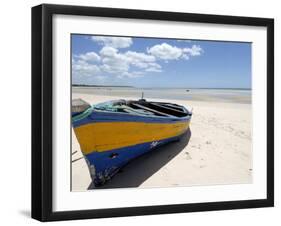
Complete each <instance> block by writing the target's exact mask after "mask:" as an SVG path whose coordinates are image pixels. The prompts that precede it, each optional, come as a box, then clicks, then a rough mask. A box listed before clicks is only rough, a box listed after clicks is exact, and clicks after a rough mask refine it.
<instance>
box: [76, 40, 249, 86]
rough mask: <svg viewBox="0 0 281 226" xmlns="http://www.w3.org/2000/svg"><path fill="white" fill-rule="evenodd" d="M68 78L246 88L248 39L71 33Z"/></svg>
mask: <svg viewBox="0 0 281 226" xmlns="http://www.w3.org/2000/svg"><path fill="white" fill-rule="evenodd" d="M71 38H72V83H73V84H88V85H128V86H135V87H174V88H251V43H238V42H218V41H199V40H198V41H197V40H177V39H158V38H135V37H134V38H130V37H117V36H96V35H72V37H71Z"/></svg>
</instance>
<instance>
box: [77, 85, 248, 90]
mask: <svg viewBox="0 0 281 226" xmlns="http://www.w3.org/2000/svg"><path fill="white" fill-rule="evenodd" d="M72 87H78V88H79V87H82V88H83V87H89V88H91V87H92V88H134V89H186V90H189V89H190V90H192V89H193V90H195V89H209V90H211V89H217V90H252V89H251V88H228V87H227V88H216V87H215V88H204V87H199V88H188V87H187V88H186V87H135V86H121V85H120V86H117V85H83V84H82V85H80V84H73V85H72Z"/></svg>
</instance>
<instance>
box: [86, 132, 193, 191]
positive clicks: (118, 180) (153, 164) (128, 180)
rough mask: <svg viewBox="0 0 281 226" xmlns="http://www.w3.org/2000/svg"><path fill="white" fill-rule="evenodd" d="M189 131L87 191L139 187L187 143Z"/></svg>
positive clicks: (135, 160) (130, 163)
mask: <svg viewBox="0 0 281 226" xmlns="http://www.w3.org/2000/svg"><path fill="white" fill-rule="evenodd" d="M190 137H191V131H190V129H188V130H187V131H186V132H185V133H184V134H183V135H182V137H181V138H180V140H179V141H175V142H172V143H169V144H166V145H163V146H160V147H159V148H157V149H155V150H153V151H152V152H149V153H146V154H144V155H142V156H140V157H138V158H136V159H134V160H132V161H130V162H129V163H128V164H127V165H126V166H124V167H123V168H122V169H120V171H119V172H118V173H117V174H116V175H115V176H114V177H112V178H111V179H110V180H109V181H108V182H107V183H106V184H104V185H103V186H101V187H94V185H93V184H92V183H91V184H90V185H89V187H88V190H91V189H105V188H129V187H139V186H140V185H141V184H142V183H143V182H144V181H146V180H147V179H148V178H150V177H151V176H152V175H153V174H154V173H156V172H157V171H158V170H159V169H161V168H162V167H163V166H164V165H166V164H167V163H168V162H169V161H171V160H172V159H173V158H174V157H176V156H177V155H178V154H179V153H180V152H181V151H182V150H183V149H184V148H185V147H186V146H187V145H188V143H189V140H190Z"/></svg>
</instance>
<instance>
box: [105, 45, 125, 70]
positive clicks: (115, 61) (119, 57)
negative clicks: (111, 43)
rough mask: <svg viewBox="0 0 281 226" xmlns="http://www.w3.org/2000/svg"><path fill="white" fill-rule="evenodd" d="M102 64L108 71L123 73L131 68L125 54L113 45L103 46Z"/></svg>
mask: <svg viewBox="0 0 281 226" xmlns="http://www.w3.org/2000/svg"><path fill="white" fill-rule="evenodd" d="M100 55H101V58H102V63H103V64H102V65H101V66H100V68H101V69H102V70H103V71H105V72H108V73H115V74H116V73H123V72H127V71H128V70H129V63H128V60H127V57H126V56H125V55H124V54H120V53H118V50H117V49H115V48H112V47H107V46H105V47H103V48H102V49H101V51H100Z"/></svg>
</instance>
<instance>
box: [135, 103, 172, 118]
mask: <svg viewBox="0 0 281 226" xmlns="http://www.w3.org/2000/svg"><path fill="white" fill-rule="evenodd" d="M132 105H134V106H136V107H139V108H142V109H145V110H147V111H150V112H153V113H156V114H158V115H163V116H168V117H174V116H173V115H169V114H166V113H163V112H160V111H156V110H154V109H151V108H147V107H145V106H142V105H140V104H136V103H132Z"/></svg>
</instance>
